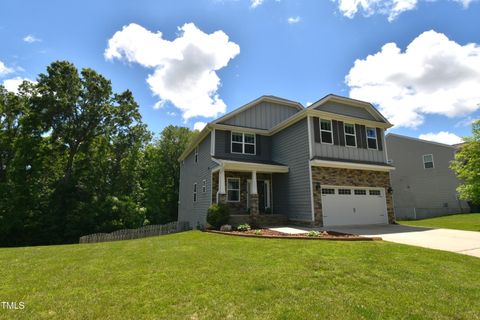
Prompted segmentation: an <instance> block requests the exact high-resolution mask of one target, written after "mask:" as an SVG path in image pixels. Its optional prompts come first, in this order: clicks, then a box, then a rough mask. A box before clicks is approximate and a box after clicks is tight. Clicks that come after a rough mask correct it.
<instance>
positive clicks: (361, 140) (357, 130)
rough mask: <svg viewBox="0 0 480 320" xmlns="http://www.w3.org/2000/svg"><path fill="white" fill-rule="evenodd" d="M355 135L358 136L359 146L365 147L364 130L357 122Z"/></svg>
mask: <svg viewBox="0 0 480 320" xmlns="http://www.w3.org/2000/svg"><path fill="white" fill-rule="evenodd" d="M355 135H356V137H357V148H363V139H362V130H361V129H360V125H359V124H355Z"/></svg>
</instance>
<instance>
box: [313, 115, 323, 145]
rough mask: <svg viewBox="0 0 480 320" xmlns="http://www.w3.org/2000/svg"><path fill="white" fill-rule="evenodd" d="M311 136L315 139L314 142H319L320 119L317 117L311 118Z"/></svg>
mask: <svg viewBox="0 0 480 320" xmlns="http://www.w3.org/2000/svg"><path fill="white" fill-rule="evenodd" d="M313 136H314V137H315V142H317V143H321V142H320V119H319V118H318V117H313Z"/></svg>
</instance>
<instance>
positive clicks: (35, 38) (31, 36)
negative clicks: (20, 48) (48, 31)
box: [23, 34, 42, 43]
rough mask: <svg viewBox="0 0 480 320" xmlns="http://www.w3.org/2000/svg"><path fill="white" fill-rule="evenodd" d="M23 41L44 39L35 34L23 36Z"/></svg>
mask: <svg viewBox="0 0 480 320" xmlns="http://www.w3.org/2000/svg"><path fill="white" fill-rule="evenodd" d="M23 41H25V42H27V43H34V42H40V41H42V39H40V38H37V37H35V36H34V35H31V34H29V35H26V36H25V37H24V38H23Z"/></svg>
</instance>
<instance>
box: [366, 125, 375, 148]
mask: <svg viewBox="0 0 480 320" xmlns="http://www.w3.org/2000/svg"><path fill="white" fill-rule="evenodd" d="M367 145H368V149H377V129H375V128H367Z"/></svg>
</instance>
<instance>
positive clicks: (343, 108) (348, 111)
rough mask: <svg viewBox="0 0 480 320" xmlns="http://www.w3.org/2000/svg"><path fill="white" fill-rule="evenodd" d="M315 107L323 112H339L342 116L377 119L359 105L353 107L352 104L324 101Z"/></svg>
mask: <svg viewBox="0 0 480 320" xmlns="http://www.w3.org/2000/svg"><path fill="white" fill-rule="evenodd" d="M315 109H316V110H320V111H325V112H331V113H336V114H341V115H344V116H350V117H355V118H360V119H366V120H373V121H378V120H377V119H375V117H374V116H373V115H372V114H370V112H368V111H367V110H365V108H360V107H353V106H349V105H344V104H338V103H326V104H324V105H321V106H319V107H317V108H315Z"/></svg>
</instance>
